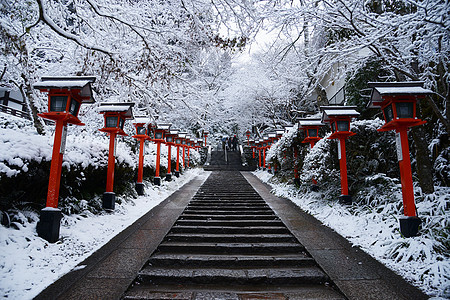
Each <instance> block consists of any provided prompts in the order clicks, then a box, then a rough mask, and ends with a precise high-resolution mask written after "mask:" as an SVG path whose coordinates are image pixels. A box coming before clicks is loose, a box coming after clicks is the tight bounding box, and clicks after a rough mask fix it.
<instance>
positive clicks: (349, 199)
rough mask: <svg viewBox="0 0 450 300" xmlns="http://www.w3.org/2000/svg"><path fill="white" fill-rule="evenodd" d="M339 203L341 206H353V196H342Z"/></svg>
mask: <svg viewBox="0 0 450 300" xmlns="http://www.w3.org/2000/svg"><path fill="white" fill-rule="evenodd" d="M339 203H341V204H352V196H350V195H340V196H339Z"/></svg>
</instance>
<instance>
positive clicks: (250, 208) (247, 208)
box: [186, 205, 272, 211]
mask: <svg viewBox="0 0 450 300" xmlns="http://www.w3.org/2000/svg"><path fill="white" fill-rule="evenodd" d="M193 209H194V210H206V211H208V210H211V209H212V207H210V206H199V205H189V206H188V207H187V208H186V210H193ZM216 209H218V210H238V211H272V210H271V209H270V207H269V206H268V205H266V206H255V207H253V206H251V205H246V206H238V205H221V206H220V207H216Z"/></svg>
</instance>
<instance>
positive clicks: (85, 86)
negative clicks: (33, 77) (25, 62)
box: [33, 76, 96, 103]
mask: <svg viewBox="0 0 450 300" xmlns="http://www.w3.org/2000/svg"><path fill="white" fill-rule="evenodd" d="M95 80H96V77H94V76H67V77H65V76H46V77H42V78H41V81H39V82H36V83H35V84H34V85H33V87H34V88H35V89H41V90H43V89H80V90H81V91H80V96H81V97H82V98H83V99H82V102H83V103H94V102H95V100H94V98H93V96H92V89H91V83H94V82H95Z"/></svg>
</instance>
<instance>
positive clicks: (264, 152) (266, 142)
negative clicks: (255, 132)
mask: <svg viewBox="0 0 450 300" xmlns="http://www.w3.org/2000/svg"><path fill="white" fill-rule="evenodd" d="M263 140H264V141H263V145H262V148H263V170H264V171H265V170H266V149H267V148H268V147H269V136H267V135H266V136H263Z"/></svg>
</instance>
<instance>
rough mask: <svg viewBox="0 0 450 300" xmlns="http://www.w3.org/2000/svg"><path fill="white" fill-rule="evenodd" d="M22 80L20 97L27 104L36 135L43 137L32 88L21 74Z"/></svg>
mask: <svg viewBox="0 0 450 300" xmlns="http://www.w3.org/2000/svg"><path fill="white" fill-rule="evenodd" d="M22 78H23V80H24V84H23V85H21V88H20V91H21V92H22V95H23V96H24V99H25V100H26V101H27V103H28V107H29V108H30V112H31V117H32V118H33V124H34V127H35V128H36V131H37V133H39V134H41V135H43V134H45V129H44V124H42V120H41V118H40V117H39V116H38V113H39V112H38V109H37V107H36V106H35V105H34V101H33V88H32V86H31V84H30V81H29V80H28V78H27V77H26V76H25V74H22Z"/></svg>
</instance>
